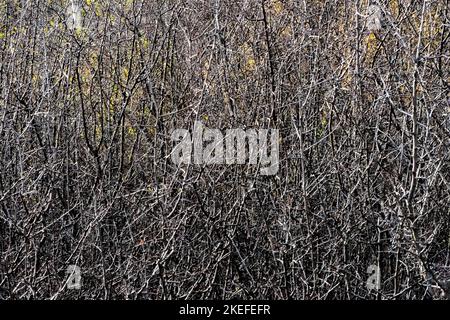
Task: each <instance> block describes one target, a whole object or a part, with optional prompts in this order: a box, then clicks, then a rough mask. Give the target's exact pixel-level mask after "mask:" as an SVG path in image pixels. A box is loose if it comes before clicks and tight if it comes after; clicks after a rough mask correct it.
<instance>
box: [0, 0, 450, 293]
mask: <svg viewBox="0 0 450 320" xmlns="http://www.w3.org/2000/svg"><path fill="white" fill-rule="evenodd" d="M69 5H70V1H65V0H64V1H62V0H58V1H56V0H53V1H52V0H34V1H25V0H22V1H19V0H6V1H2V2H1V3H0V150H1V152H0V298H15V299H18V298H21V299H25V298H54V299H60V298H98V299H103V298H104V299H116V298H127V299H157V298H159V299H173V298H187V299H194V298H196V299H213V298H215V299H217V298H224V299H229V298H245V299H255V298H264V299H288V298H294V299H325V298H328V299H331V298H334V299H346V298H355V299H358V298H368V299H374V298H384V299H413V298H414V299H422V298H442V297H445V295H446V294H447V295H448V294H449V286H448V284H449V282H448V279H449V275H450V269H449V268H450V261H449V259H450V220H449V216H450V154H449V150H450V149H449V148H450V139H449V137H450V117H449V114H450V90H449V86H450V83H449V81H450V73H449V71H450V70H449V69H450V68H449V60H450V50H449V35H450V33H449V27H450V25H449V23H450V21H449V1H448V0H428V1H424V0H379V1H372V2H370V3H369V2H368V1H367V0H352V1H350V0H323V1H322V0H321V1H318V0H317V1H316V0H308V1H307V0H285V1H283V0H273V1H272V0H251V1H250V0H211V1H206V0H158V1H144V0H127V1H116V0H112V1H109V0H108V1H107V0H86V1H82V2H77V3H76V5H79V6H80V8H81V9H82V11H81V13H82V14H81V15H82V18H83V21H82V27H79V26H78V27H77V26H73V25H70V23H68V19H67V7H68V6H69ZM371 5H377V6H378V8H379V10H380V12H381V15H380V14H379V13H377V14H376V15H374V14H373V10H372V11H371V10H370V9H368V8H369V7H370V6H371ZM195 120H201V121H203V123H204V124H205V125H207V126H208V127H212V128H219V129H222V130H225V129H227V128H278V129H279V130H280V134H281V140H280V144H281V152H280V170H279V172H278V174H277V175H275V176H261V175H260V174H259V171H258V168H255V167H253V166H247V165H234V166H225V165H223V166H219V165H215V166H200V165H191V166H184V167H177V166H176V165H174V164H173V163H172V161H171V159H170V153H171V152H172V149H173V142H172V141H171V139H170V135H171V132H172V131H173V130H174V129H177V128H191V127H192V125H193V123H194V121H195ZM69 265H76V266H79V267H80V270H81V273H82V283H81V289H80V290H68V288H67V287H66V283H67V280H68V274H67V273H66V271H67V268H68V266H69ZM370 266H379V268H380V271H381V273H380V275H381V281H380V288H379V290H376V289H373V290H369V289H370V287H369V288H368V287H367V286H366V284H367V281H368V279H369V277H370V274H368V273H367V270H368V268H369V267H370Z"/></svg>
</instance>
